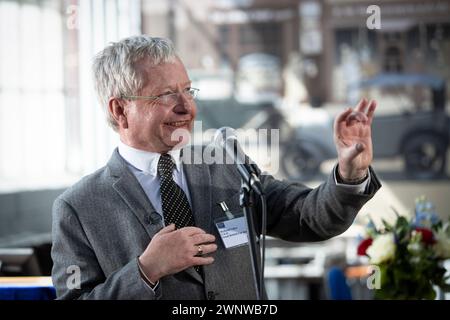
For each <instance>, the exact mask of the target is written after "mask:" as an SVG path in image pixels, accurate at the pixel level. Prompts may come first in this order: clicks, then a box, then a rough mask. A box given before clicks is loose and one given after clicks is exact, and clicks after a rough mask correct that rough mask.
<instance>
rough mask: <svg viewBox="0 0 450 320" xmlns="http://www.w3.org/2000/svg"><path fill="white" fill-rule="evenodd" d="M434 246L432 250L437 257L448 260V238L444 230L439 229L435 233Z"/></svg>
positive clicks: (449, 244)
mask: <svg viewBox="0 0 450 320" xmlns="http://www.w3.org/2000/svg"><path fill="white" fill-rule="evenodd" d="M434 236H435V239H436V244H435V245H434V250H435V251H436V254H437V256H438V257H441V258H443V259H449V258H450V238H449V237H448V236H447V233H446V232H445V230H443V229H441V230H439V231H438V232H436V233H435V235H434Z"/></svg>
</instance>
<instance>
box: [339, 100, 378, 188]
mask: <svg viewBox="0 0 450 320" xmlns="http://www.w3.org/2000/svg"><path fill="white" fill-rule="evenodd" d="M376 106H377V103H376V101H374V100H372V101H370V102H368V101H367V100H366V99H362V100H361V101H360V102H359V103H358V105H357V106H356V107H355V108H354V109H352V108H348V109H346V110H345V111H343V112H342V113H340V114H339V115H338V116H337V117H336V119H335V121H334V142H335V144H336V150H337V154H338V163H339V175H340V176H341V178H342V179H343V180H344V182H353V181H357V180H359V179H362V178H364V177H365V176H366V175H367V170H368V168H369V165H370V164H371V162H372V158H373V152H372V133H371V124H372V119H373V115H374V112H375V109H376Z"/></svg>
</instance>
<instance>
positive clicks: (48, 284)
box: [0, 277, 56, 300]
mask: <svg viewBox="0 0 450 320" xmlns="http://www.w3.org/2000/svg"><path fill="white" fill-rule="evenodd" d="M55 298H56V291H55V288H54V287H53V284H52V279H51V277H0V300H54V299H55Z"/></svg>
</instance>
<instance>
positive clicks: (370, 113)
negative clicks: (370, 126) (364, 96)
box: [367, 100, 377, 122]
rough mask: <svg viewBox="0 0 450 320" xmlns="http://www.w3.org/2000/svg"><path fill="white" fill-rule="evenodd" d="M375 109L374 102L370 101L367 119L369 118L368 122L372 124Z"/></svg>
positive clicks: (375, 104)
mask: <svg viewBox="0 0 450 320" xmlns="http://www.w3.org/2000/svg"><path fill="white" fill-rule="evenodd" d="M376 108H377V102H376V101H375V100H372V101H371V102H370V104H369V109H368V111H367V118H369V121H370V122H372V119H373V114H374V113H375V109H376Z"/></svg>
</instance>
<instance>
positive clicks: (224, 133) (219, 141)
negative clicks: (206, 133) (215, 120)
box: [214, 127, 237, 148]
mask: <svg viewBox="0 0 450 320" xmlns="http://www.w3.org/2000/svg"><path fill="white" fill-rule="evenodd" d="M229 139H234V140H237V136H236V132H235V130H234V129H233V128H230V127H222V128H220V129H217V131H216V133H215V134H214V145H216V146H218V147H220V148H225V144H226V142H227V140H229Z"/></svg>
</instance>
